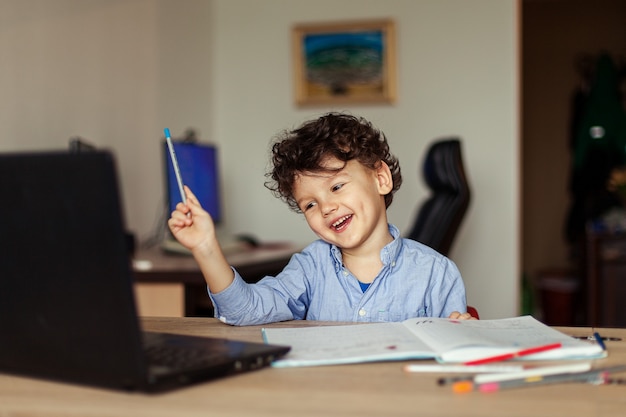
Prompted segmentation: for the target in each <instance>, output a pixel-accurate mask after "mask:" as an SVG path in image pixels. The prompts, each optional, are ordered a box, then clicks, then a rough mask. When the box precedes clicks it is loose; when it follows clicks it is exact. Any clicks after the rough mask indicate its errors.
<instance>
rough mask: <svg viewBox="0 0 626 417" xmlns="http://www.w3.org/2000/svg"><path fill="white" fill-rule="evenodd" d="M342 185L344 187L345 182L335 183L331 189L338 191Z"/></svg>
mask: <svg viewBox="0 0 626 417" xmlns="http://www.w3.org/2000/svg"><path fill="white" fill-rule="evenodd" d="M341 187H343V184H335V185H333V187H332V188H331V190H332V191H333V192H335V191H338V190H339V189H340V188H341Z"/></svg>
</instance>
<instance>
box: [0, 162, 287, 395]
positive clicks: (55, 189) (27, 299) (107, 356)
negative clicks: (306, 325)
mask: <svg viewBox="0 0 626 417" xmlns="http://www.w3.org/2000/svg"><path fill="white" fill-rule="evenodd" d="M0 195H1V196H2V204H0V222H1V223H0V224H1V233H0V334H1V335H2V341H1V342H0V372H8V373H14V374H20V375H26V376H33V377H42V378H49V379H56V380H61V381H69V382H75V383H81V384H88V385H97V386H103V387H109V388H116V389H129V390H140V391H162V390H167V389H171V388H176V387H180V386H182V385H186V384H190V383H194V382H199V381H204V380H208V379H211V378H216V377H222V376H225V375H227V374H231V373H234V372H243V371H248V370H252V369H257V368H260V367H263V366H266V365H268V364H270V363H271V362H272V361H273V360H274V359H276V358H279V357H280V356H282V355H284V354H285V353H286V352H287V351H288V350H289V348H288V347H282V346H271V345H265V344H262V343H258V344H256V343H248V342H240V341H232V340H226V339H215V338H203V337H191V336H179V335H171V334H157V333H144V332H142V331H141V329H140V325H139V321H138V319H137V313H136V306H135V299H134V293H133V279H132V270H131V267H130V259H129V254H128V250H127V242H126V239H125V234H124V226H123V218H122V211H121V203H120V197H119V191H118V185H117V179H116V171H115V164H114V161H113V157H112V155H111V154H110V153H108V152H102V151H96V152H88V153H79V154H75V153H74V154H71V153H65V152H42V153H30V154H17V153H14V154H4V155H0ZM172 352H174V354H173V353H172Z"/></svg>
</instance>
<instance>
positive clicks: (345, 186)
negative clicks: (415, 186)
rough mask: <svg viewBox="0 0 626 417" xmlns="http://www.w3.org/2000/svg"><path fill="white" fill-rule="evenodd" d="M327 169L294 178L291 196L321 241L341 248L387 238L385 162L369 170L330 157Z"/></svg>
mask: <svg viewBox="0 0 626 417" xmlns="http://www.w3.org/2000/svg"><path fill="white" fill-rule="evenodd" d="M322 165H323V166H324V167H325V168H326V169H328V171H324V172H304V173H301V174H299V175H298V176H297V177H296V181H295V184H294V197H295V199H296V201H297V202H298V206H299V207H300V209H301V210H302V213H304V217H305V218H306V221H307V223H308V224H309V227H310V228H311V229H312V230H313V232H314V233H315V234H316V235H317V236H319V237H320V238H321V239H322V240H324V241H326V242H328V243H331V244H334V245H337V246H338V247H339V248H341V249H342V250H343V249H358V248H360V247H362V246H363V244H364V243H366V242H369V239H370V237H374V239H375V240H377V239H383V240H384V239H387V237H388V234H389V232H388V226H387V216H386V207H385V200H384V196H385V195H386V194H387V193H389V192H390V191H391V189H392V188H393V182H392V179H391V173H390V171H389V167H388V166H387V164H385V163H384V162H382V161H381V163H380V166H379V168H378V169H375V170H373V169H369V168H367V167H365V166H364V165H362V164H361V163H360V162H359V161H357V160H350V161H348V162H346V163H345V164H344V162H342V161H340V160H338V159H336V158H334V157H332V158H328V159H327V160H325V161H324V163H323V164H322Z"/></svg>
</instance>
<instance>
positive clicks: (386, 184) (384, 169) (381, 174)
mask: <svg viewBox="0 0 626 417" xmlns="http://www.w3.org/2000/svg"><path fill="white" fill-rule="evenodd" d="M376 184H377V186H378V191H379V192H380V195H387V194H389V193H390V192H391V190H392V189H393V177H392V175H391V170H390V169H389V165H387V163H386V162H385V161H380V165H379V167H378V168H376Z"/></svg>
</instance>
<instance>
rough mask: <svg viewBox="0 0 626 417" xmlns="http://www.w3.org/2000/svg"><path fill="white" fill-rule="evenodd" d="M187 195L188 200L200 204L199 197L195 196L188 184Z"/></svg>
mask: <svg viewBox="0 0 626 417" xmlns="http://www.w3.org/2000/svg"><path fill="white" fill-rule="evenodd" d="M185 195H186V196H187V200H191V201H192V202H193V203H194V204H196V205H200V202H199V201H198V198H197V197H196V196H195V194H194V193H192V192H191V188H189V187H187V186H186V185H185Z"/></svg>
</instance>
